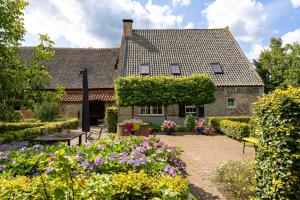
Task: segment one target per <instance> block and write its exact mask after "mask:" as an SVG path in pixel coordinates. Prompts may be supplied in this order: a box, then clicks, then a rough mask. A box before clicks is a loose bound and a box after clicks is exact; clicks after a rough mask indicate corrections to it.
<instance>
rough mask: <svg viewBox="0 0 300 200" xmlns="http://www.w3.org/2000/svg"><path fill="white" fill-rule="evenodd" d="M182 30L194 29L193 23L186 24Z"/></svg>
mask: <svg viewBox="0 0 300 200" xmlns="http://www.w3.org/2000/svg"><path fill="white" fill-rule="evenodd" d="M183 28H186V29H189V28H195V24H194V23H193V22H188V23H187V24H186V25H185V26H184V27H183Z"/></svg>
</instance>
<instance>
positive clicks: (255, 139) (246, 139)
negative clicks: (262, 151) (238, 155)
mask: <svg viewBox="0 0 300 200" xmlns="http://www.w3.org/2000/svg"><path fill="white" fill-rule="evenodd" d="M242 141H243V143H244V146H243V154H245V148H246V142H249V143H251V144H253V146H254V149H255V152H256V150H257V147H258V139H257V138H254V137H245V138H242Z"/></svg>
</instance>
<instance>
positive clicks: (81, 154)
mask: <svg viewBox="0 0 300 200" xmlns="http://www.w3.org/2000/svg"><path fill="white" fill-rule="evenodd" d="M75 155H77V156H84V155H85V153H84V152H81V151H80V152H76V154H75Z"/></svg>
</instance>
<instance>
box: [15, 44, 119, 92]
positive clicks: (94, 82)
mask: <svg viewBox="0 0 300 200" xmlns="http://www.w3.org/2000/svg"><path fill="white" fill-rule="evenodd" d="M33 50H34V47H21V48H20V58H21V59H30V58H31V57H32V52H33ZM53 50H54V51H55V55H54V57H53V63H52V64H51V65H50V66H49V72H50V74H51V76H52V80H51V84H50V89H53V88H55V87H56V85H57V84H61V85H63V86H65V88H66V89H80V88H82V78H81V77H80V76H79V73H80V70H81V68H82V67H86V68H87V69H88V80H89V88H113V87H114V78H115V68H116V65H117V62H118V55H119V51H120V49H119V48H107V49H100V48H53Z"/></svg>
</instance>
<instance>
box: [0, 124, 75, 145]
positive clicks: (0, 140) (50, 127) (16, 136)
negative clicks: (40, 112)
mask: <svg viewBox="0 0 300 200" xmlns="http://www.w3.org/2000/svg"><path fill="white" fill-rule="evenodd" d="M56 125H62V126H63V127H64V128H65V129H75V128H77V127H78V119H77V118H71V119H67V120H64V121H58V122H49V123H45V124H44V125H42V126H38V127H32V128H25V129H23V130H17V131H8V132H5V133H3V134H0V144H4V143H10V142H13V141H23V140H31V139H34V138H36V137H38V136H40V135H45V134H49V133H52V132H54V131H55V126H56Z"/></svg>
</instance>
